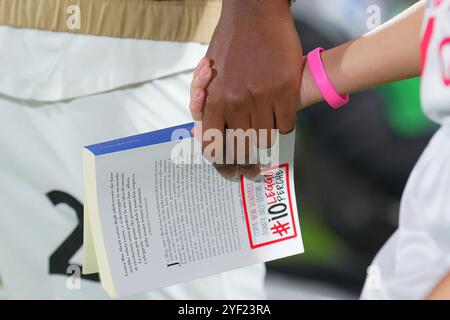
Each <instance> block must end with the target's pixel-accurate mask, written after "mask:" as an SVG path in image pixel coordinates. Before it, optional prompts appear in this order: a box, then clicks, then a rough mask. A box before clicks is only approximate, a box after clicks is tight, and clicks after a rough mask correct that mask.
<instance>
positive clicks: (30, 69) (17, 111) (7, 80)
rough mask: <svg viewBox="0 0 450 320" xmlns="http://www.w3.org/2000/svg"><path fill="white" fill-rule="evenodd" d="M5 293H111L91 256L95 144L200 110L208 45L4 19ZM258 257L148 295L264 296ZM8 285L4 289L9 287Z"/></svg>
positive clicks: (1, 209) (0, 81)
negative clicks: (86, 189) (195, 99)
mask: <svg viewBox="0 0 450 320" xmlns="http://www.w3.org/2000/svg"><path fill="white" fill-rule="evenodd" d="M0 43H2V50H0V65H2V71H1V72H0V277H1V278H2V282H3V289H0V298H3V297H6V298H40V299H78V298H85V299H94V298H100V299H101V298H108V296H107V294H106V293H105V291H104V290H103V288H102V287H101V285H100V283H99V282H98V278H97V277H95V276H94V277H92V276H89V277H83V278H81V280H80V281H78V280H79V279H78V276H79V271H80V270H79V266H80V265H81V264H82V260H83V259H82V256H83V246H82V239H83V237H82V230H83V228H82V220H83V183H82V160H81V151H82V147H83V146H85V145H90V144H93V143H96V142H101V141H106V140H111V139H115V138H119V137H123V136H129V135H134V134H138V133H143V132H147V131H152V130H155V129H159V128H164V127H169V126H174V125H177V124H181V123H186V122H189V121H191V117H190V114H189V110H188V104H189V86H190V81H191V79H192V69H193V68H194V67H195V65H196V64H197V63H198V61H199V60H200V59H201V57H203V55H204V54H205V51H206V48H207V46H205V45H200V44H195V43H173V42H157V41H149V40H132V39H116V38H107V37H94V36H87V35H74V34H66V33H55V32H49V31H40V30H29V29H15V28H10V27H6V26H0ZM264 274H265V271H264V267H263V265H257V266H252V267H248V268H245V269H239V270H235V271H231V272H227V273H224V274H220V275H215V276H212V277H208V278H204V279H200V280H196V281H192V282H188V283H183V284H180V285H175V286H172V287H169V288H165V289H162V290H157V291H152V292H149V293H147V294H144V295H140V296H139V297H138V298H159V299H162V298H167V299H261V298H264V288H263V281H264ZM2 290H3V291H2Z"/></svg>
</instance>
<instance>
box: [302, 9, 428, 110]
mask: <svg viewBox="0 0 450 320" xmlns="http://www.w3.org/2000/svg"><path fill="white" fill-rule="evenodd" d="M423 12H424V1H420V2H419V3H417V4H416V5H414V6H412V7H411V8H409V9H408V10H406V11H405V12H403V13H402V14H400V15H399V16H397V17H396V18H394V19H392V20H391V21H389V22H387V23H385V24H384V25H382V26H380V27H379V28H377V29H375V30H374V31H372V32H370V33H368V34H366V35H364V36H362V37H360V38H358V39H356V40H353V41H350V42H347V43H345V44H343V45H341V46H338V47H336V48H334V49H331V50H328V51H326V52H324V53H323V54H322V60H323V64H324V67H325V70H326V71H327V74H328V76H329V78H330V80H331V82H332V83H333V84H334V86H335V88H336V90H337V91H338V92H339V93H341V94H342V93H347V92H350V93H351V92H356V91H361V90H364V89H367V88H370V87H374V86H378V85H381V84H384V83H387V82H393V81H398V80H402V79H406V78H411V77H415V76H418V75H419V74H420V29H421V24H422V19H423ZM321 100H322V96H321V94H320V92H319V91H318V89H317V87H316V85H315V83H314V81H313V80H312V78H311V74H310V71H309V68H308V67H307V66H306V68H305V72H304V74H303V81H302V92H301V104H302V107H306V106H309V105H311V104H314V103H316V102H319V101H321Z"/></svg>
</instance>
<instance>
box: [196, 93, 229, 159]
mask: <svg viewBox="0 0 450 320" xmlns="http://www.w3.org/2000/svg"><path fill="white" fill-rule="evenodd" d="M221 110H223V108H222V107H221V105H220V103H218V102H215V101H211V100H210V101H208V99H206V102H205V105H204V107H203V112H202V129H203V132H202V150H203V155H204V157H205V158H206V159H207V160H209V161H211V162H213V163H217V164H225V163H226V162H225V150H224V143H225V142H224V141H225V118H224V116H223V115H222V111H221Z"/></svg>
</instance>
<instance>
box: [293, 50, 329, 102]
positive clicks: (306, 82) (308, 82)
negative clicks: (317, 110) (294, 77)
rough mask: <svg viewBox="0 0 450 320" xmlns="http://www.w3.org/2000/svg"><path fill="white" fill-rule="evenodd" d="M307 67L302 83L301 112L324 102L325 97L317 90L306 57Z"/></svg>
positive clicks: (304, 70)
mask: <svg viewBox="0 0 450 320" xmlns="http://www.w3.org/2000/svg"><path fill="white" fill-rule="evenodd" d="M304 61H305V67H304V69H303V74H302V82H301V86H300V107H299V108H298V109H299V110H301V109H304V108H307V107H309V106H311V105H313V104H315V103H318V102H321V101H323V97H322V95H321V93H320V91H319V88H317V85H316V83H315V81H314V79H313V77H312V75H311V71H310V70H309V67H308V64H307V63H306V57H304Z"/></svg>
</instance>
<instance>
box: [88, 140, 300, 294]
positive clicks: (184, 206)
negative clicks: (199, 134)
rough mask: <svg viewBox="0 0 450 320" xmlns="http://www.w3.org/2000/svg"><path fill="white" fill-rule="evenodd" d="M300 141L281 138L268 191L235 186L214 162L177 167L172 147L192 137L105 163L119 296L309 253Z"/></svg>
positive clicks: (101, 185) (104, 215) (106, 221)
mask: <svg viewBox="0 0 450 320" xmlns="http://www.w3.org/2000/svg"><path fill="white" fill-rule="evenodd" d="M294 139H295V135H294V134H291V135H288V136H283V137H282V138H281V139H280V164H279V167H278V166H277V167H275V168H271V169H269V170H268V171H266V172H265V173H264V175H265V177H266V179H263V181H261V182H253V181H249V180H246V179H241V181H240V182H230V181H227V180H225V179H223V178H222V177H221V176H220V175H219V174H218V173H217V172H216V171H215V169H214V168H213V167H212V166H211V165H210V164H208V163H206V162H202V163H201V164H190V165H186V164H183V165H177V164H175V163H174V162H173V161H172V159H171V155H172V153H173V150H174V146H180V143H181V144H184V145H192V144H193V139H192V138H190V139H185V140H183V141H182V142H179V141H175V142H166V143H159V144H155V145H149V146H144V147H139V148H135V149H128V150H124V151H120V152H114V153H109V154H103V155H99V156H97V158H96V168H97V173H96V180H97V195H98V208H99V213H100V219H101V224H102V232H103V237H104V241H105V244H106V250H107V256H108V260H109V264H110V269H111V273H112V277H113V280H114V283H115V287H116V291H117V293H118V296H119V297H122V296H126V295H131V294H135V293H138V292H143V291H149V290H153V289H157V288H161V287H165V286H168V285H172V284H175V283H179V282H184V281H188V280H192V279H196V278H200V277H205V276H208V275H212V274H216V273H220V272H224V271H229V270H231V269H236V268H239V267H244V266H248V265H252V264H256V263H260V262H265V261H269V260H274V259H279V258H283V257H286V256H289V255H293V254H298V253H302V252H303V244H302V240H301V233H300V225H299V220H298V214H297V205H296V199H295V189H294V184H293V181H294V177H293V167H292V159H293V151H294ZM195 150H196V152H198V154H197V155H200V156H201V153H200V148H198V146H197V147H196V148H195ZM197 155H196V156H197ZM272 176H273V177H272ZM276 182H278V184H277V183H276ZM277 186H278V187H277ZM242 190H244V192H242ZM270 191H278V193H279V196H278V199H275V198H274V197H273V196H272V195H271V194H270ZM266 194H267V195H268V196H266ZM243 201H245V204H244V202H243ZM270 206H272V209H271V210H272V214H270V213H269V212H268V208H269V207H270Z"/></svg>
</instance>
